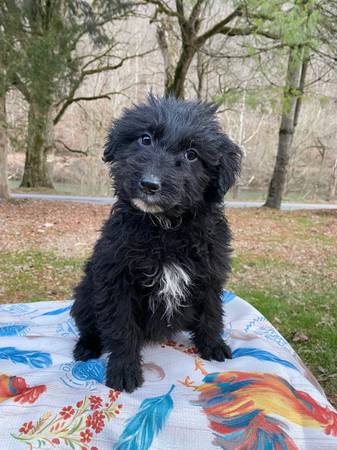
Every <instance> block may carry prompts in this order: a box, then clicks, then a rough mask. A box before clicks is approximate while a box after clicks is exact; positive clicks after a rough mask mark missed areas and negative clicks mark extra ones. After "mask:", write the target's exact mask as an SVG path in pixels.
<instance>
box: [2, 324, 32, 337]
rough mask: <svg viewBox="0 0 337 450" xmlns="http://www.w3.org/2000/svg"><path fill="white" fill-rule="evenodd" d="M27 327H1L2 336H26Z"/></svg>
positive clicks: (16, 325) (14, 325)
mask: <svg viewBox="0 0 337 450" xmlns="http://www.w3.org/2000/svg"><path fill="white" fill-rule="evenodd" d="M27 328H28V327H27V325H20V324H13V325H5V326H3V327H0V336H24V335H25V334H26V332H27Z"/></svg>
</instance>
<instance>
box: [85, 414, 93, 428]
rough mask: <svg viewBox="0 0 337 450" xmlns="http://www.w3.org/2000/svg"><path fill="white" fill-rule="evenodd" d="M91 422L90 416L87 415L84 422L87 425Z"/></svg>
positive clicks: (89, 425)
mask: <svg viewBox="0 0 337 450" xmlns="http://www.w3.org/2000/svg"><path fill="white" fill-rule="evenodd" d="M91 423H92V417H91V416H87V420H86V421H85V424H86V426H87V427H91Z"/></svg>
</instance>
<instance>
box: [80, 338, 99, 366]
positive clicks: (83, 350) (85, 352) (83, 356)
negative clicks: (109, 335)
mask: <svg viewBox="0 0 337 450" xmlns="http://www.w3.org/2000/svg"><path fill="white" fill-rule="evenodd" d="M101 353H102V352H101V348H100V346H96V347H94V346H93V347H88V346H87V345H85V344H84V342H83V340H82V339H81V338H80V339H79V340H78V341H77V343H76V345H75V348H74V351H73V355H74V358H75V360H76V361H88V359H96V358H99V357H100V356H101Z"/></svg>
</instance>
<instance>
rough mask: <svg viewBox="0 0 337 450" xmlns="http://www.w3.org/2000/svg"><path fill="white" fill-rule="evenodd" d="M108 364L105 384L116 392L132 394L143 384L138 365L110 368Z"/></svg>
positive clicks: (131, 364) (130, 364)
mask: <svg viewBox="0 0 337 450" xmlns="http://www.w3.org/2000/svg"><path fill="white" fill-rule="evenodd" d="M110 366H112V364H110V363H109V366H108V370H107V374H106V381H105V384H106V385H107V386H108V387H109V388H111V389H115V390H116V391H126V392H133V391H134V390H135V389H137V388H138V387H140V386H141V385H142V384H143V382H144V378H143V373H142V369H141V366H140V365H139V364H134V363H129V364H124V365H122V366H117V367H110Z"/></svg>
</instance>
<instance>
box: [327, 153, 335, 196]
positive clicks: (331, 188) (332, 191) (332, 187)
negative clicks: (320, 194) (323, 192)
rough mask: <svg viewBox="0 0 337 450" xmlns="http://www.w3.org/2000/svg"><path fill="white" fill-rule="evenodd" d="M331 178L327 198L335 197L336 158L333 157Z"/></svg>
mask: <svg viewBox="0 0 337 450" xmlns="http://www.w3.org/2000/svg"><path fill="white" fill-rule="evenodd" d="M331 169H332V170H331V180H330V186H329V195H328V200H333V199H334V198H335V197H336V192H337V158H336V159H335V161H334V163H333V166H332V168H331Z"/></svg>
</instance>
